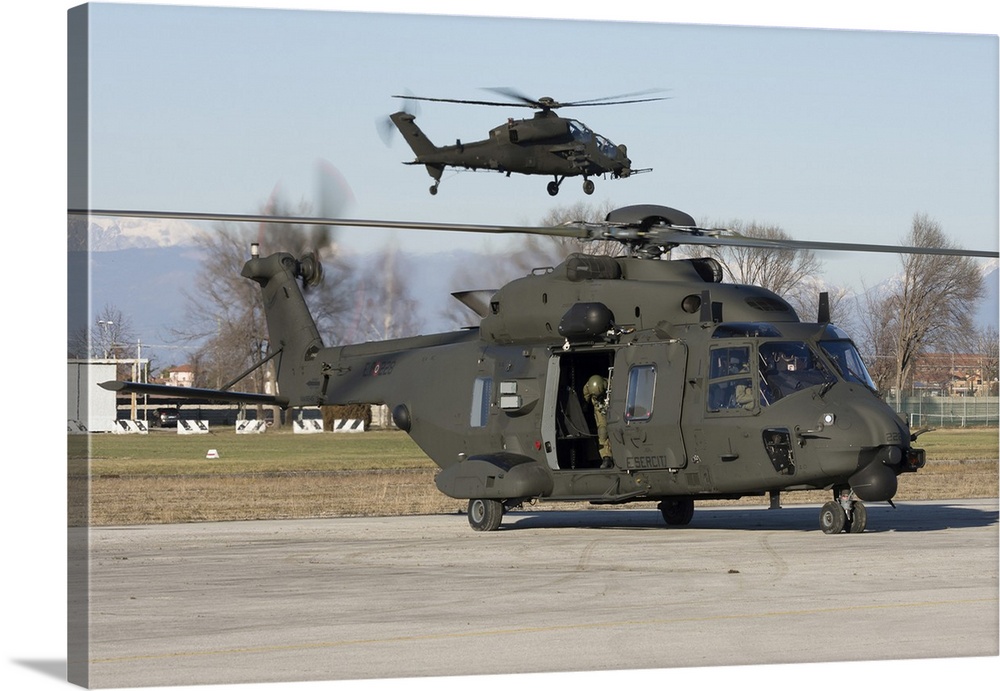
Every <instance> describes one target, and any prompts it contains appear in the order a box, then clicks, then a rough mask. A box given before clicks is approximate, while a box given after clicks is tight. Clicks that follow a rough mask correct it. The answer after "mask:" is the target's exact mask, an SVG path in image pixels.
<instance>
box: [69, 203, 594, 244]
mask: <svg viewBox="0 0 1000 691" xmlns="http://www.w3.org/2000/svg"><path fill="white" fill-rule="evenodd" d="M69 214H70V215H72V216H87V215H90V216H112V217H114V216H125V217H127V218H170V219H178V220H186V221H229V222H232V223H288V224H293V225H294V224H299V225H320V226H348V227H354V228H385V229H388V230H394V229H398V230H440V231H446V232H461V233H498V234H505V233H527V234H529V235H551V236H554V237H566V238H579V239H581V240H589V239H591V234H590V231H589V229H587V228H584V227H583V226H579V225H567V226H499V225H497V226H494V225H485V224H466V223H437V222H434V221H378V220H369V219H360V218H324V217H320V216H260V215H256V214H211V213H195V212H187V211H134V210H120V209H70V210H69Z"/></svg>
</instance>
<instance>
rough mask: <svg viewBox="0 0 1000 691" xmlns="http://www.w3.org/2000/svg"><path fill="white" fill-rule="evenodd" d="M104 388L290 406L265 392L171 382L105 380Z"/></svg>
mask: <svg viewBox="0 0 1000 691" xmlns="http://www.w3.org/2000/svg"><path fill="white" fill-rule="evenodd" d="M98 386H100V387H101V388H102V389H107V390H108V391H117V392H119V393H137V394H148V395H150V396H173V397H175V398H195V399H198V400H202V401H231V402H233V403H260V404H263V405H276V406H281V407H282V408H284V407H287V406H288V399H287V398H282V397H280V396H272V395H271V394H263V393H243V392H241V391H219V390H218V389H196V388H193V387H189V386H170V385H169V384H142V383H140V382H133V381H105V382H100V383H99V384H98Z"/></svg>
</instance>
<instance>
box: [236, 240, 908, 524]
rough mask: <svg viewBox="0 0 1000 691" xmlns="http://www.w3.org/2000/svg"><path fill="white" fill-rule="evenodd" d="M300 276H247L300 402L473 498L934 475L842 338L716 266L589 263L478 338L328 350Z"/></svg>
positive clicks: (742, 488)
mask: <svg viewBox="0 0 1000 691" xmlns="http://www.w3.org/2000/svg"><path fill="white" fill-rule="evenodd" d="M709 261H710V260H709ZM294 264H295V262H294V260H292V259H291V256H290V255H272V256H271V257H266V258H259V257H255V258H252V259H251V260H250V261H249V262H248V263H247V265H246V267H245V268H244V271H243V274H244V276H247V277H248V278H252V279H253V280H255V281H257V282H258V283H260V285H261V287H262V290H263V291H264V298H265V309H266V311H267V315H268V323H269V328H270V330H271V343H272V349H278V350H280V353H279V354H278V357H276V358H275V359H274V362H275V363H276V367H277V379H278V387H279V394H280V395H281V398H282V399H285V400H287V401H288V404H289V405H290V406H316V405H327V404H348V403H372V404H385V405H387V406H388V407H389V410H390V411H391V413H392V417H393V420H394V421H395V423H396V425H397V426H398V427H400V428H401V429H403V430H405V431H406V432H407V433H408V434H409V435H410V436H411V437H412V438H413V439H414V441H415V442H416V443H417V444H418V445H419V446H420V448H421V449H422V450H423V451H424V452H425V453H426V454H427V455H428V456H429V457H430V458H431V459H432V460H433V461H434V462H435V463H436V464H437V465H438V466H440V468H441V471H440V473H439V474H438V476H437V479H436V483H437V486H438V488H439V489H440V490H441V491H442V492H444V493H445V494H447V495H449V496H452V497H455V498H461V499H470V500H490V501H496V500H499V501H501V502H503V504H504V505H505V506H511V505H514V504H517V503H521V502H524V501H532V500H569V501H580V500H585V501H590V502H596V503H625V502H633V501H661V502H662V501H664V500H668V501H669V500H671V498H683V499H684V500H686V501H690V500H692V499H694V500H698V499H719V498H735V497H740V496H747V495H761V494H764V493H768V492H782V491H789V490H806V489H833V490H834V491H835V492H837V491H844V492H850V493H851V495H852V497H857V498H858V499H862V500H868V501H886V500H889V499H891V498H892V496H893V495H894V494H895V491H896V486H897V476H898V475H899V474H900V473H902V472H909V471H914V470H916V469H917V468H919V467H921V466H922V465H923V452H922V451H920V450H918V449H914V448H912V447H911V434H910V430H909V429H908V427H907V425H906V424H905V422H904V421H903V420H902V419H900V418H899V416H898V415H896V413H895V412H894V411H893V410H892V409H891V408H889V407H888V406H887V405H886V404H885V403H884V402H883V401H882V400H880V398H879V397H878V396H877V395H876V394H875V392H874V391H873V390H872V388H871V382H870V379H869V378H868V375H867V373H866V371H865V369H864V365H863V364H862V362H861V359H860V357H859V356H858V354H857V350H856V349H855V348H854V346H853V344H852V343H851V342H850V340H849V339H848V337H847V336H846V335H845V334H844V333H843V332H842V331H840V330H839V329H838V328H837V327H835V326H833V325H832V324H827V323H803V322H801V321H800V320H799V318H798V316H797V315H796V313H795V311H794V310H793V309H792V308H791V307H790V306H789V305H788V303H787V302H785V301H784V300H782V299H781V298H780V297H778V296H777V295H775V294H774V293H771V292H769V291H767V290H765V289H763V288H759V287H754V286H743V285H728V284H724V283H721V282H718V278H719V272H718V271H714V270H713V268H712V267H711V265H710V264H708V263H706V261H705V260H674V261H658V260H649V259H633V258H614V259H612V258H608V257H603V258H602V257H588V256H584V255H573V256H571V257H569V258H568V259H567V260H566V261H565V262H564V263H562V264H560V265H559V266H557V267H554V268H550V269H546V270H542V271H535V272H533V273H532V274H531V275H529V276H526V277H523V278H521V279H518V280H515V281H513V282H511V283H509V284H507V285H506V286H504V287H503V288H501V289H500V290H498V291H496V292H495V293H494V294H493V295H492V297H491V299H490V300H489V303H488V305H486V306H484V307H483V309H482V314H481V315H480V316H481V322H480V324H479V326H478V328H470V329H465V330H461V331H456V332H453V333H444V334H435V335H429V336H416V337H412V338H404V339H399V340H391V341H383V342H375V343H364V344H356V345H347V346H339V347H324V346H323V345H322V343H321V341H320V340H319V335H318V333H316V329H315V326H314V325H313V323H312V320H311V318H310V317H309V316H308V311H307V310H306V309H305V303H304V301H303V299H302V295H301V292H300V291H299V289H298V285H297V283H296V275H295V267H294ZM291 315H294V316H291ZM595 375H599V376H600V377H602V378H604V379H605V380H606V382H607V392H606V394H605V395H606V399H605V401H604V403H605V406H606V407H605V410H606V425H607V434H608V442H609V443H610V447H611V451H612V457H613V465H612V466H611V467H604V468H602V467H601V466H602V457H601V456H602V454H601V451H600V448H599V442H598V434H597V427H596V422H595V419H594V416H593V412H592V408H591V407H590V406H589V405H588V404H587V402H586V401H585V399H584V387H585V385H586V384H587V382H588V380H590V379H591V378H592V377H593V376H595ZM605 465H607V464H606V463H605ZM470 506H471V505H470ZM471 510H472V509H470V511H471ZM661 510H663V511H664V517H665V518H667V511H666V509H663V508H662V505H661ZM668 522H670V521H669V519H668Z"/></svg>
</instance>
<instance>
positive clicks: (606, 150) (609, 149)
mask: <svg viewBox="0 0 1000 691" xmlns="http://www.w3.org/2000/svg"><path fill="white" fill-rule="evenodd" d="M595 140H596V141H597V148H598V149H599V150H600V151H601V153H602V154H604V155H605V156H607V157H608V158H614V157H615V154H617V153H618V147H617V146H615V145H614V144H613V143H612V142H611V140H610V139H608V138H607V137H603V136H601V135H599V134H598V135H596V137H595Z"/></svg>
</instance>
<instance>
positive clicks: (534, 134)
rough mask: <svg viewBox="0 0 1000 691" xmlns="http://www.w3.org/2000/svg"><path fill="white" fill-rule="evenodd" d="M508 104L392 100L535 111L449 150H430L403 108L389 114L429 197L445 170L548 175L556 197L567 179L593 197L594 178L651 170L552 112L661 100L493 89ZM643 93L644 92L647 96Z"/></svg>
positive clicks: (618, 147) (622, 147)
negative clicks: (561, 97)
mask: <svg viewBox="0 0 1000 691" xmlns="http://www.w3.org/2000/svg"><path fill="white" fill-rule="evenodd" d="M492 91H495V92H498V93H501V94H503V95H505V96H507V97H508V98H510V99H512V100H511V101H477V100H466V99H454V98H429V97H423V96H409V95H407V96H393V98H402V99H410V100H415V101H436V102H444V103H464V104H473V105H485V106H504V107H524V108H535V109H536V112H535V114H534V117H531V118H527V119H521V120H515V119H514V118H509V119H508V120H507V122H506V123H504V124H502V125H499V126H497V127H494V128H493V129H491V130H490V133H489V137H488V138H487V139H483V140H480V141H474V142H461V141H456V142H455V144H453V145H449V146H435V145H434V144H433V143H432V142H431V140H430V139H428V137H427V135H426V134H424V132H423V131H422V130H421V129H420V128H419V127H418V126H417V124H416V122H415V119H416V118H415V116H414V115H413V114H412V113H410V112H407V111H405V110H401V111H399V112H396V113H393V114H392V115H390V116H389V119H390V120H391V121H392V124H393V125H395V126H396V128H397V129H398V130H399V131H400V133H401V134H402V135H403V138H404V139H405V140H406V143H407V144H409V146H410V148H411V149H412V150H413V153H414V154H415V155H416V158H415V159H414V160H413V161H409V162H407V165H423V166H424V167H425V168H426V169H427V173H428V174H429V175H430V176H431V177H432V178H434V184H432V185H431V187H430V193H431V194H437V191H438V185H439V184H440V183H441V175H442V174H443V173H444V170H445V168H447V167H449V166H451V167H454V168H466V169H470V170H496V171H499V172H501V173H505V174H506V175H508V176H509V175H510V174H511V173H520V174H523V175H551V176H552V178H553V179H552V181H551V182H549V183H548V185H547V187H546V189H547V191H548V193H549V194H550V195H552V196H555V195H556V194H558V193H559V186H560V185H561V184H562V182H563V180H564V179H565V178H567V177H575V176H583V191H584V192H585V193H586V194H593V193H594V181H593V180H592V179H591V178H593V177H597V176H603V175H610V176H611V177H612V178H627V177H629V176H630V175H633V174H635V173H640V172H648V171H649V170H651V169H641V170H639V169H634V168H632V161H631V159H629V157H628V152H627V149H626V147H625V145H624V144H618V145H616V144H614V143H612V142H611V141H610V140H609V139H608V138H607V137H605V136H603V135H601V134H598V133H597V132H594V131H593V130H591V129H590V128H589V127H587V126H586V125H585V124H583V123H582V122H580V121H579V120H573V119H570V118H564V117H560V116H558V115H556V113H555V112H554V111H555V110H557V109H559V108H567V107H575V108H582V107H584V106H605V105H618V104H625V103H643V102H648V101H660V100H664V97H657V98H635V96H639V95H640V94H624V95H622V96H610V97H605V98H598V99H590V100H583V101H566V102H560V101H556V100H555V99H553V98H551V97H548V96H544V97H542V98H538V99H533V98H529V97H527V96H524V95H522V94H519V93H517V92H515V91H512V90H510V89H492ZM647 93H648V92H647Z"/></svg>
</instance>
